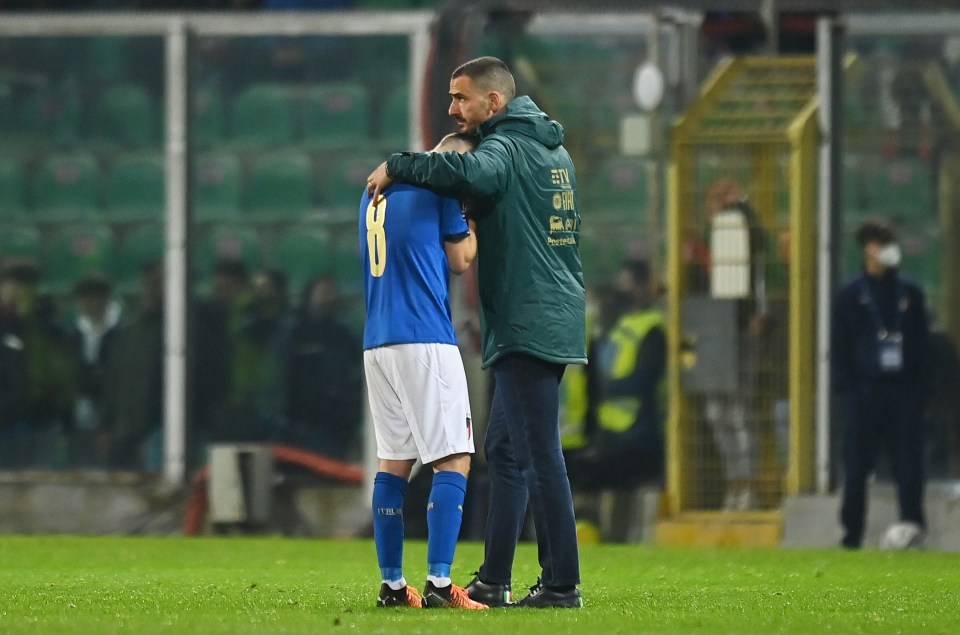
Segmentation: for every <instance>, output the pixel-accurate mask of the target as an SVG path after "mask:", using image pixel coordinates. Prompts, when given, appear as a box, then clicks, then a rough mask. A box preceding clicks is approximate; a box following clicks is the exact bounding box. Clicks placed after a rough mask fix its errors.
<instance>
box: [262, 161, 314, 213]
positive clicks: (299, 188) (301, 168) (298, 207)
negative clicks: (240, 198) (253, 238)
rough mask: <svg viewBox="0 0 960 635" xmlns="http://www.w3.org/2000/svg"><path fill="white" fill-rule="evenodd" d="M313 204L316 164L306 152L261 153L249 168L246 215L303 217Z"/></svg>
mask: <svg viewBox="0 0 960 635" xmlns="http://www.w3.org/2000/svg"><path fill="white" fill-rule="evenodd" d="M312 205H313V168H312V164H311V162H310V157H309V156H307V155H306V154H305V153H303V152H297V151H289V152H281V153H277V154H271V155H266V156H263V157H260V158H259V159H258V160H257V162H256V163H254V165H253V166H252V167H251V168H250V176H249V179H248V187H247V211H246V214H247V217H248V218H250V219H251V220H258V221H276V220H288V219H291V218H302V217H303V216H305V215H306V214H307V213H309V212H310V209H311V207H312Z"/></svg>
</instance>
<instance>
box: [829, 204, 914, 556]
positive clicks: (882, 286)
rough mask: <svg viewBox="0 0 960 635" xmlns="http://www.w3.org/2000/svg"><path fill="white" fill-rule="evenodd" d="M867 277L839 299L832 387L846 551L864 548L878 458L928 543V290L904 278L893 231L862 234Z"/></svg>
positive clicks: (906, 516) (878, 228) (866, 228)
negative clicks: (839, 430)
mask: <svg viewBox="0 0 960 635" xmlns="http://www.w3.org/2000/svg"><path fill="white" fill-rule="evenodd" d="M857 243H858V244H859V246H860V248H861V250H862V252H863V273H862V274H861V275H860V276H859V277H858V278H856V279H855V280H853V281H851V282H850V283H848V284H847V285H846V286H845V287H843V288H842V289H841V290H840V291H839V292H838V293H837V296H836V298H835V300H834V308H833V325H832V333H831V351H832V354H831V363H832V370H833V381H834V385H835V387H836V389H837V390H838V391H839V393H840V394H841V396H842V399H843V402H842V403H843V466H844V487H843V502H842V504H841V508H840V521H841V523H842V524H843V529H844V536H843V539H842V541H841V545H842V546H843V547H846V548H848V549H858V548H860V547H861V546H862V543H863V532H864V521H865V516H866V488H867V477H868V476H869V475H870V474H871V472H873V470H874V468H875V466H876V460H877V454H878V453H879V452H880V450H883V451H884V452H885V453H886V454H887V456H888V457H889V459H890V461H891V464H892V468H893V470H892V471H893V477H894V481H895V482H896V485H897V495H898V499H899V503H900V520H901V522H904V523H912V524H914V525H915V526H916V527H915V528H916V530H917V537H916V540H917V541H921V540H922V538H923V532H924V530H925V527H926V520H925V518H924V512H923V488H924V479H925V476H924V457H923V438H924V434H923V429H924V419H923V409H924V396H925V389H926V386H927V382H928V378H929V367H930V359H931V358H930V354H929V351H928V337H929V333H928V331H929V327H928V323H927V314H926V306H925V299H924V294H923V291H922V290H921V289H920V287H919V286H917V285H916V284H915V283H914V282H912V281H910V280H907V279H906V277H905V276H902V275H900V247H899V245H898V244H897V238H896V234H895V233H894V231H893V229H892V228H891V227H890V225H888V224H886V223H884V222H881V221H868V222H865V223H864V224H862V225H861V226H860V228H859V229H858V230H857Z"/></svg>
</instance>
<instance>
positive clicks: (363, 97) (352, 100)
mask: <svg viewBox="0 0 960 635" xmlns="http://www.w3.org/2000/svg"><path fill="white" fill-rule="evenodd" d="M369 141H370V98H369V96H368V95H367V90H366V88H365V87H364V86H363V84H360V83H340V84H329V85H326V86H319V87H317V88H314V89H312V90H310V91H309V92H308V93H307V95H306V98H305V100H304V103H303V142H304V144H305V145H306V146H307V147H309V148H311V149H316V150H338V149H343V148H357V147H362V146H366V145H367V144H368V143H369Z"/></svg>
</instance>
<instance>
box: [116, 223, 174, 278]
mask: <svg viewBox="0 0 960 635" xmlns="http://www.w3.org/2000/svg"><path fill="white" fill-rule="evenodd" d="M163 253H164V234H163V227H162V226H161V225H160V224H150V225H145V226H143V227H138V228H137V229H134V230H132V231H130V232H129V233H127V235H126V236H124V238H123V240H121V241H120V244H119V245H118V246H117V251H116V259H115V266H114V270H115V272H116V281H117V288H118V290H119V291H120V292H121V293H131V292H133V291H135V290H136V288H137V284H138V282H139V279H140V270H141V268H142V267H143V265H144V264H146V263H148V262H151V261H154V260H157V259H160V258H163Z"/></svg>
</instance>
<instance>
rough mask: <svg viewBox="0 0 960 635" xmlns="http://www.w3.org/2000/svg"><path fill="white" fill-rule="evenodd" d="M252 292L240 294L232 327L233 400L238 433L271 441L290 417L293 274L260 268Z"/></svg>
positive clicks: (231, 395)
mask: <svg viewBox="0 0 960 635" xmlns="http://www.w3.org/2000/svg"><path fill="white" fill-rule="evenodd" d="M250 291H251V293H250V296H249V298H247V297H246V296H243V295H241V296H240V297H238V298H237V304H236V305H235V310H236V311H238V312H239V313H238V314H237V315H236V316H235V317H236V321H235V322H234V323H233V325H232V328H231V338H232V341H231V349H232V360H233V365H232V368H231V382H230V392H229V397H230V406H231V410H232V411H233V414H232V416H231V419H232V423H231V425H233V426H234V429H233V434H234V435H235V437H236V438H238V439H240V440H251V441H270V440H274V439H276V438H277V437H278V436H279V434H280V427H281V425H282V423H283V419H284V411H285V406H284V401H285V400H284V397H283V379H282V376H283V368H284V360H285V359H286V356H287V354H286V349H287V346H288V341H289V337H290V312H289V300H288V298H289V292H288V286H287V276H286V274H285V273H284V272H282V271H280V270H279V269H265V270H263V271H259V272H257V273H256V274H254V276H253V278H252V280H251V289H250Z"/></svg>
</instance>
